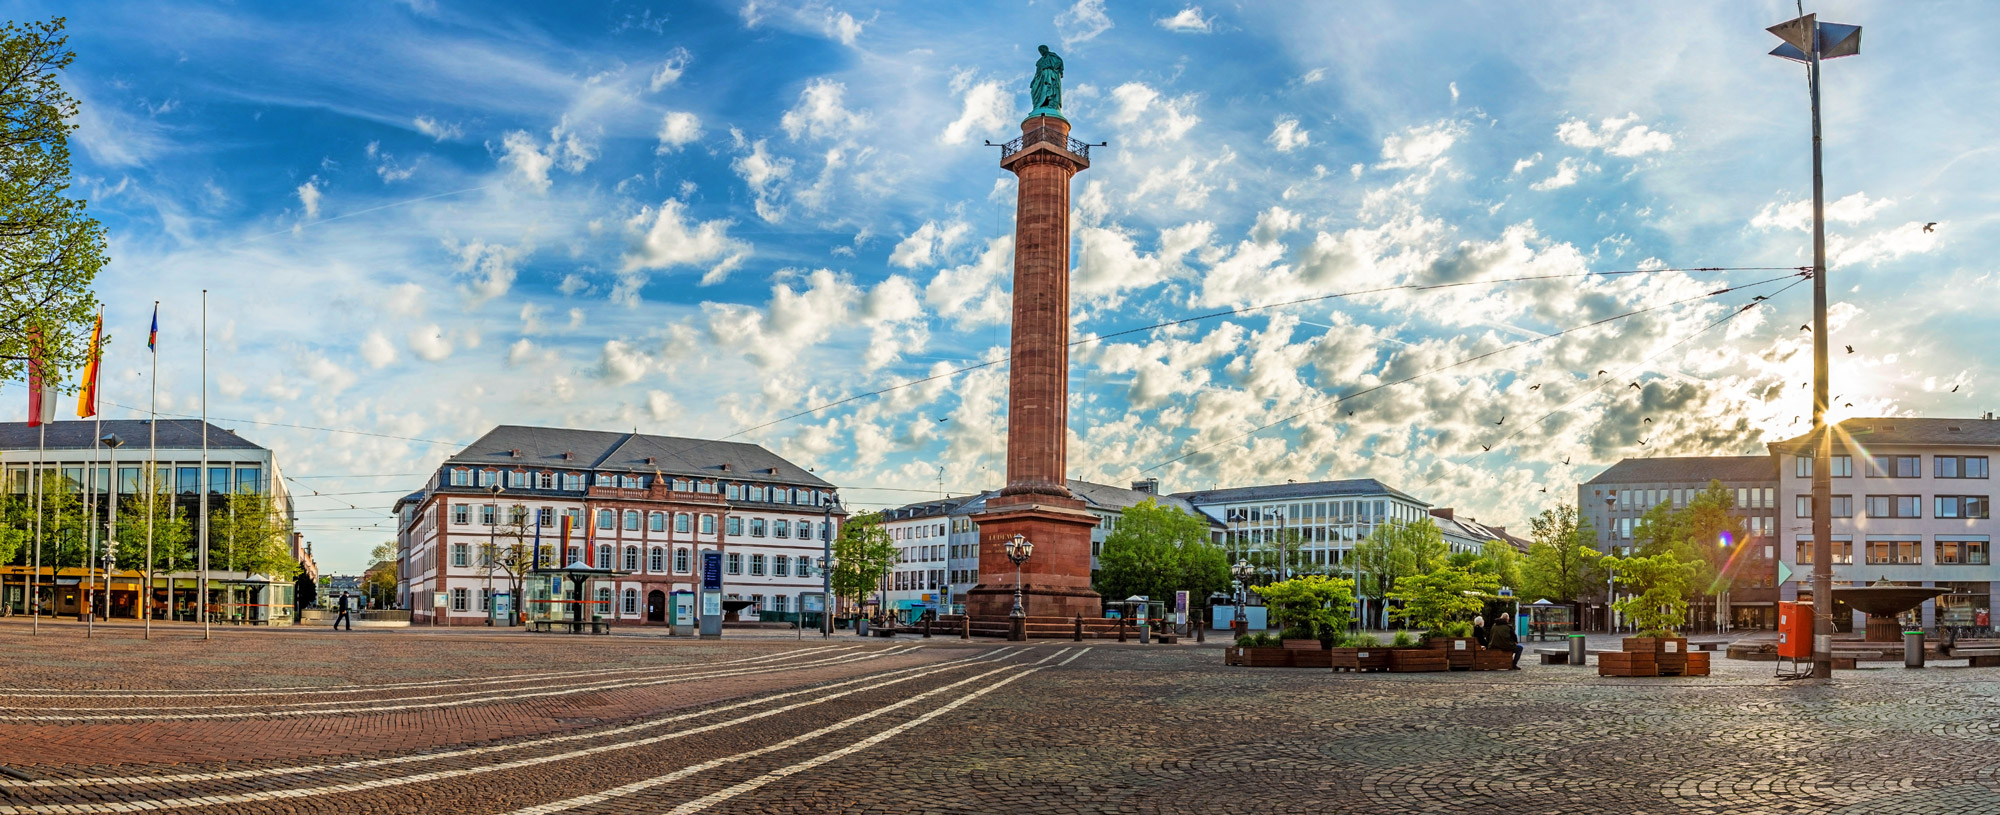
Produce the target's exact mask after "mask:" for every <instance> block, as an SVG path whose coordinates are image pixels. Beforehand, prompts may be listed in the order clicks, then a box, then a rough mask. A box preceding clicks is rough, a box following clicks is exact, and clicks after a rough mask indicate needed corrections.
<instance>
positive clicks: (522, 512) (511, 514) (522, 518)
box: [507, 504, 528, 527]
mask: <svg viewBox="0 0 2000 815" xmlns="http://www.w3.org/2000/svg"><path fill="white" fill-rule="evenodd" d="M507 523H510V524H513V525H515V526H517V527H518V526H527V525H528V508H527V507H524V506H521V505H520V504H515V505H513V506H511V507H508V508H507Z"/></svg>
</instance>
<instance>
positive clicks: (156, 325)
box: [139, 300, 173, 640]
mask: <svg viewBox="0 0 2000 815" xmlns="http://www.w3.org/2000/svg"><path fill="white" fill-rule="evenodd" d="M159 330H160V301H158V300H154V301H153V330H152V332H151V333H148V334H147V335H146V350H147V351H149V352H151V353H152V355H153V378H152V387H153V401H152V403H151V404H150V405H148V406H147V408H146V414H147V419H146V430H147V432H149V433H151V434H152V435H151V436H150V437H149V438H148V439H147V440H146V478H145V479H143V480H144V481H145V483H147V484H151V485H152V489H150V490H147V491H146V596H145V597H143V598H140V600H139V603H140V605H141V606H142V607H143V608H144V609H145V610H144V611H142V612H140V613H141V614H143V615H145V620H146V623H145V627H146V635H145V638H146V639H149V640H150V639H152V638H153V502H154V500H155V499H157V498H159V497H160V485H159V484H158V483H156V482H158V481H159V478H160V461H159V459H160V349H159V348H157V347H155V346H154V342H155V339H154V336H155V335H156V334H158V333H159ZM168 594H169V595H172V594H173V592H168Z"/></svg>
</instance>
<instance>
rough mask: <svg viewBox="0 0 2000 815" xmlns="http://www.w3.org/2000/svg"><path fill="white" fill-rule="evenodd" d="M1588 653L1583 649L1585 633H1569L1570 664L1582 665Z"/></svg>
mask: <svg viewBox="0 0 2000 815" xmlns="http://www.w3.org/2000/svg"><path fill="white" fill-rule="evenodd" d="M1586 659H1588V655H1587V654H1585V652H1584V650H1583V635H1582V634H1571V635H1569V664H1571V665H1576V666H1582V665H1583V663H1584V660H1586Z"/></svg>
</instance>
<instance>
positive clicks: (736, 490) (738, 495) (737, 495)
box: [724, 484, 743, 501]
mask: <svg viewBox="0 0 2000 815" xmlns="http://www.w3.org/2000/svg"><path fill="white" fill-rule="evenodd" d="M724 495H725V496H726V497H728V499H729V500H731V501H738V500H742V498H743V490H742V488H741V487H738V486H736V485H735V484H731V485H729V489H728V490H727V491H725V493H724Z"/></svg>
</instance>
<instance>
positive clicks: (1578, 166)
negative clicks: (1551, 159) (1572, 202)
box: [1528, 156, 1597, 192]
mask: <svg viewBox="0 0 2000 815" xmlns="http://www.w3.org/2000/svg"><path fill="white" fill-rule="evenodd" d="M1594 172H1597V165H1595V164H1592V163H1590V162H1587V161H1584V160H1583V159H1580V158H1576V157H1574V156H1571V157H1569V158H1565V159H1563V160H1562V161H1558V162H1556V172H1555V174H1554V175H1551V176H1549V177H1548V178H1544V179H1542V180H1540V181H1537V182H1535V183H1533V184H1529V185H1528V188H1529V189H1533V190H1539V191H1542V192H1547V191H1549V190H1559V189H1562V188H1564V187H1567V186H1570V185H1572V184H1575V183H1576V182H1577V180H1578V179H1579V178H1581V177H1582V176H1583V174H1584V173H1594Z"/></svg>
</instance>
